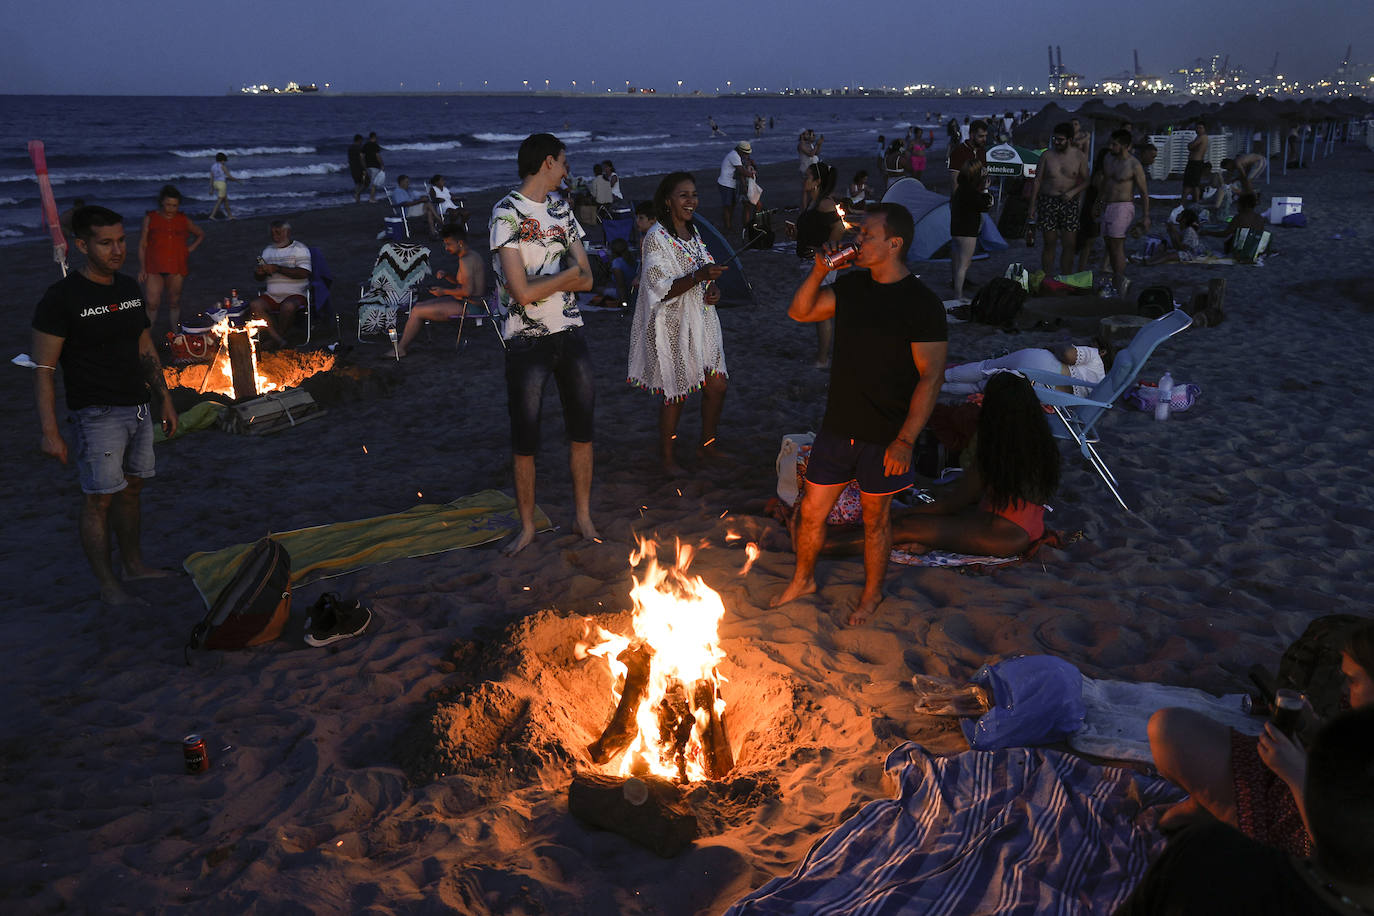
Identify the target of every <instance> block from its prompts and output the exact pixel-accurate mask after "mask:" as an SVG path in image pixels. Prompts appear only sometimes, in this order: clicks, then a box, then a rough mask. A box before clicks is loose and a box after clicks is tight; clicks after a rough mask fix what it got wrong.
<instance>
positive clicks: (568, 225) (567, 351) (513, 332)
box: [490, 134, 597, 555]
mask: <svg viewBox="0 0 1374 916" xmlns="http://www.w3.org/2000/svg"><path fill="white" fill-rule="evenodd" d="M518 165H519V167H520V188H519V190H516V191H511V192H510V193H509V194H507V195H506V196H505V197H503V198H501V200H500V201H499V202H498V203H497V204H496V206H495V207H494V208H492V211H491V242H490V245H491V251H492V266H493V267H494V269H495V271H496V279H497V289H498V290H499V291H500V296H501V305H502V308H503V309H504V310H505V311H506V312H507V317H506V319H505V321H504V323H503V326H502V329H501V331H502V334H501V336H502V337H504V338H505V340H506V397H507V403H508V409H509V412H510V423H511V451H512V452H513V453H514V460H515V501H516V505H517V506H518V507H519V510H520V526H521V527H520V533H519V534H517V535H516V536H515V538H514V539H513V540H512V541H511V542H510V543H509V544H508V545H507V546H506V548H505V552H506V553H507V555H512V554H515V553H518V552H519V551H521V550H523V549H524V548H525V547H526V546H527V545H528V544H529V543H530V542H531V541H532V540H534V535H535V523H534V456H535V453H536V452H538V451H539V415H540V408H541V406H542V404H543V400H544V389H545V387H547V385H548V381H549V377H550V376H552V377H553V379H554V381H555V382H556V383H557V385H558V394H559V399H560V400H561V401H562V403H563V423H564V426H565V427H566V428H567V431H568V439H569V440H570V446H569V452H570V457H569V461H570V463H571V466H572V480H573V502H574V504H575V506H574V508H575V512H576V516H577V519H576V523H575V526H576V529H577V531H578V532H579V533H580V534H581V535H582V536H583V537H586V538H595V537H597V533H596V527H595V526H594V525H593V524H592V517H591V506H590V504H591V491H592V414H593V409H594V407H595V402H596V395H595V391H594V390H593V388H592V363H591V355H590V354H589V353H588V351H587V343H586V340H585V339H584V338H583V333H582V315H581V314H580V313H579V312H578V310H577V293H578V292H579V291H583V290H589V289H591V288H592V268H591V264H590V263H589V262H588V260H587V251H586V249H585V248H584V247H583V246H582V239H583V237H584V233H583V232H582V227H581V226H579V225H578V224H577V220H576V219H574V218H573V215H572V208H571V207H569V206H568V203H567V202H566V201H565V200H562V199H561V198H557V197H550V194H551V193H552V192H553V190H554V189H555V188H557V187H558V186H559V185H561V184H562V183H563V181H564V180H565V179H566V178H567V176H568V156H567V151H566V149H565V148H564V145H563V143H562V141H560V140H559V139H558V138H557V137H555V136H553V135H552V134H532V135H530V136H529V137H526V138H525V141H524V142H523V143H521V144H520V152H519V157H518Z"/></svg>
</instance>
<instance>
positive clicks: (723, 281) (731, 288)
mask: <svg viewBox="0 0 1374 916" xmlns="http://www.w3.org/2000/svg"><path fill="white" fill-rule="evenodd" d="M692 222H693V223H695V224H696V227H697V231H698V232H700V233H701V240H702V241H703V242H705V243H706V250H707V251H709V252H711V257H712V258H713V259H714V260H715V262H716V263H717V264H724V265H726V266H728V267H729V268H730V269H729V270H727V271H726V272H725V273H723V274H721V275H720V279H719V280H717V281H716V283H717V285H719V286H720V302H718V303H717V304H716V306H717V308H729V307H731V306H736V305H753V304H754V288H753V287H752V286H750V285H749V279H748V278H747V277H746V276H745V275H744V262H743V261H741V260H740V258H739V255H738V254H734V253H733V252H734V249H732V248H731V247H730V243H729V242H728V241H726V239H725V236H724V235H722V234H721V232H720V230H719V229H717V228H716V227H715V226H713V225H711V223H710V222H709V221H708V220H707V219H706V217H704V216H702V215H701V211H700V210H698V211H697V212H696V213H695V214H694V215H693V216H692Z"/></svg>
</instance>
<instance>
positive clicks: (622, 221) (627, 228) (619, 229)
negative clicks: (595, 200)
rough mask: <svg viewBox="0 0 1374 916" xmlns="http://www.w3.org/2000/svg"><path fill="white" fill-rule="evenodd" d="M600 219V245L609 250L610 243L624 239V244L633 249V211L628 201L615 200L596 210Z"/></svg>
mask: <svg viewBox="0 0 1374 916" xmlns="http://www.w3.org/2000/svg"><path fill="white" fill-rule="evenodd" d="M597 215H599V216H600V217H601V236H602V244H604V245H605V246H606V250H607V251H610V250H611V242H613V241H615V240H616V239H624V240H625V244H626V245H629V246H630V247H631V248H633V247H634V234H635V210H634V206H633V205H631V204H630V202H629V201H625V200H617V201H616V202H615V203H611V204H606V205H604V206H601V207H598V208H597Z"/></svg>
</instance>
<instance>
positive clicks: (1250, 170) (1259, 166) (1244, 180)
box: [1221, 153, 1269, 195]
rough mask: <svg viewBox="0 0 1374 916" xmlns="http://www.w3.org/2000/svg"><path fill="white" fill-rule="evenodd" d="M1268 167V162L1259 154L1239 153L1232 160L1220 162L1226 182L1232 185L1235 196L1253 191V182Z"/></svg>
mask: <svg viewBox="0 0 1374 916" xmlns="http://www.w3.org/2000/svg"><path fill="white" fill-rule="evenodd" d="M1268 167H1269V160H1268V159H1266V158H1265V157H1264V156H1263V155H1262V154H1260V153H1241V154H1240V155H1239V156H1237V157H1236V158H1234V159H1223V160H1221V168H1222V170H1223V171H1224V172H1225V173H1226V180H1227V181H1230V182H1232V183H1233V185H1234V187H1233V188H1232V190H1234V192H1235V193H1236V194H1237V195H1241V194H1248V193H1250V192H1251V191H1253V190H1255V182H1256V181H1258V180H1259V177H1260V176H1261V175H1263V174H1264V170H1265V169H1267V168H1268Z"/></svg>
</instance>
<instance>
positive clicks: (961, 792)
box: [727, 742, 1183, 916]
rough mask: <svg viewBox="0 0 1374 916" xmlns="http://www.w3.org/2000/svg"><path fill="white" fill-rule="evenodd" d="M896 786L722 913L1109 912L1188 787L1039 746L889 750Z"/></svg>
mask: <svg viewBox="0 0 1374 916" xmlns="http://www.w3.org/2000/svg"><path fill="white" fill-rule="evenodd" d="M885 767H886V770H887V775H888V776H889V777H890V778H891V779H892V781H893V783H894V784H896V786H897V787H898V794H897V796H896V797H895V798H892V799H884V800H882V801H876V802H872V803H870V804H868V805H866V806H865V807H864V808H862V809H861V810H860V811H859V813H858V814H856V815H854V816H853V817H852V818H850V819H849V820H848V821H845V822H844V823H843V824H841V825H840V826H839V827H837V828H835V830H833V831H832V832H831V833H830V834H829V835H828V836H826V837H825V838H823V839H822V840H821V841H820V842H818V843H817V844H816V845H815V846H813V847H812V848H811V850H810V852H808V853H807V855H806V858H805V859H803V860H802V863H801V864H800V865H798V866H797V868H796V870H795V871H793V872H792V874H790V875H786V876H784V877H779V878H774V879H773V880H772V881H769V882H768V883H767V884H765V885H764V886H763V887H761V888H759V889H758V890H757V891H755V892H753V893H752V894H750V895H748V896H747V897H745V898H744V899H742V900H740V901H739V902H738V903H736V904H735V905H734V906H733V907H731V908H730V909H729V910H728V911H727V914H728V916H746V914H748V916H754V914H763V913H796V914H802V913H826V914H830V916H844V914H855V916H857V914H859V913H863V914H865V916H877V914H885V913H892V914H895V913H922V914H927V916H962V914H965V913H978V914H982V916H1032V914H1041V913H1057V914H1064V916H1071V914H1092V913H1110V912H1112V911H1113V910H1114V909H1116V907H1117V906H1119V905H1120V904H1121V903H1122V901H1124V900H1125V899H1126V896H1127V895H1128V894H1129V893H1130V891H1131V889H1132V888H1133V887H1134V886H1135V884H1136V883H1137V882H1138V881H1139V880H1140V877H1141V875H1142V874H1144V872H1145V868H1146V865H1147V864H1148V863H1149V860H1150V859H1151V858H1152V857H1153V856H1155V855H1157V854H1158V853H1159V852H1160V851H1161V850H1162V849H1163V846H1164V838H1163V837H1162V836H1161V835H1159V834H1158V833H1157V832H1155V831H1153V830H1152V829H1151V828H1152V826H1153V824H1154V823H1155V821H1156V820H1157V818H1158V816H1159V814H1160V813H1161V812H1162V811H1163V806H1166V805H1170V804H1173V803H1175V802H1178V801H1180V800H1182V798H1183V792H1182V790H1180V789H1179V788H1178V787H1176V786H1174V785H1172V784H1171V783H1169V782H1167V781H1165V780H1163V779H1159V778H1157V777H1151V776H1145V775H1143V774H1141V773H1137V772H1135V771H1134V770H1129V769H1122V768H1117V767H1102V766H1096V765H1094V764H1090V763H1088V762H1087V761H1085V760H1083V759H1082V758H1080V757H1076V756H1074V755H1072V754H1066V753H1062V752H1058V751H1049V750H1043V749H1026V748H1009V749H1006V750H1000V751H968V752H966V753H963V754H958V755H955V756H952V757H943V758H937V757H933V756H931V755H930V754H929V753H928V752H927V751H926V750H925V749H924V748H922V747H920V746H919V745H917V744H913V743H910V742H908V743H906V744H903V745H902V746H901V747H898V748H897V749H896V750H894V751H893V752H892V753H891V754H889V755H888V757H887V761H886V763H885Z"/></svg>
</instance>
